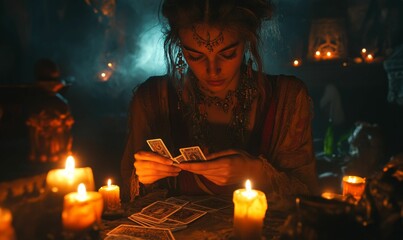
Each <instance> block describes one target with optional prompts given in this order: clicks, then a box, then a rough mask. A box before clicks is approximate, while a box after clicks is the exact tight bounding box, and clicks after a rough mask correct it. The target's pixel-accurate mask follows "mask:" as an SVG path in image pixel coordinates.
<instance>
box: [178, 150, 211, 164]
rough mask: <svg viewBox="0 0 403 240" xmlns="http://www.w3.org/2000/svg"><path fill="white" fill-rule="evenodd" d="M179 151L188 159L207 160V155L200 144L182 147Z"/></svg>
mask: <svg viewBox="0 0 403 240" xmlns="http://www.w3.org/2000/svg"><path fill="white" fill-rule="evenodd" d="M179 151H180V152H181V154H182V156H183V157H184V158H185V160H186V161H202V160H206V157H205V156H204V154H203V151H202V150H201V149H200V147H199V146H193V147H187V148H180V149H179Z"/></svg>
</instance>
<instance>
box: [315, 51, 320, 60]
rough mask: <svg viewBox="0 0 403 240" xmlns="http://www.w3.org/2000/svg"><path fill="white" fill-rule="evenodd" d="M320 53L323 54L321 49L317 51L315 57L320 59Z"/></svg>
mask: <svg viewBox="0 0 403 240" xmlns="http://www.w3.org/2000/svg"><path fill="white" fill-rule="evenodd" d="M320 55H321V53H320V51H319V50H318V51H316V52H315V58H316V59H319V58H320V57H321V56H320Z"/></svg>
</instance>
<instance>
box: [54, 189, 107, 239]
mask: <svg viewBox="0 0 403 240" xmlns="http://www.w3.org/2000/svg"><path fill="white" fill-rule="evenodd" d="M102 209H103V201H102V196H101V194H100V193H98V192H87V191H86V188H85V185H84V184H82V183H81V184H79V186H78V189H77V192H72V193H69V194H67V195H66V196H65V197H64V203H63V212H62V223H63V228H64V229H65V230H68V231H73V232H80V231H83V230H86V229H88V228H90V227H91V226H92V225H94V224H100V222H101V215H102Z"/></svg>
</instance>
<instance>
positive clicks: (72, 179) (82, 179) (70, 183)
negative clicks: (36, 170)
mask: <svg viewBox="0 0 403 240" xmlns="http://www.w3.org/2000/svg"><path fill="white" fill-rule="evenodd" d="M80 183H84V184H85V185H86V187H87V189H88V190H90V191H93V190H95V186H94V176H93V174H92V170H91V168H89V167H85V168H75V160H74V157H73V156H69V157H67V159H66V167H65V168H64V169H53V170H50V171H49V172H48V175H47V176H46V186H47V189H48V190H49V191H51V192H53V193H58V194H60V195H62V196H64V195H66V194H67V193H70V192H74V191H76V190H77V187H78V184H80Z"/></svg>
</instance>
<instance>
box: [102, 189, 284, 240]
mask: <svg viewBox="0 0 403 240" xmlns="http://www.w3.org/2000/svg"><path fill="white" fill-rule="evenodd" d="M209 197H210V196H178V198H181V199H185V200H188V201H190V203H192V202H194V201H197V200H201V199H204V198H209ZM219 198H221V199H224V200H227V201H230V202H232V199H231V197H229V196H219ZM165 199H166V195H165V193H164V192H156V193H152V194H148V195H146V196H144V197H141V198H138V199H136V200H135V201H134V202H132V203H128V204H123V206H122V208H123V209H124V211H123V214H121V215H120V216H117V217H115V218H114V219H108V218H107V217H103V219H102V226H101V232H100V236H101V239H104V238H105V237H106V236H107V233H108V232H109V231H110V230H112V229H113V228H115V227H117V226H119V225H120V224H132V225H136V224H135V223H134V222H132V221H131V220H129V219H128V218H127V217H128V216H130V215H131V214H133V213H137V212H140V211H141V209H142V208H143V207H145V206H147V205H149V204H151V203H153V202H155V201H158V200H162V201H163V200H165ZM233 210H234V208H233V205H232V206H230V207H227V208H224V209H220V210H213V211H209V212H207V214H206V215H204V216H202V217H201V218H199V219H197V220H196V221H194V222H192V223H190V224H188V226H187V228H185V229H182V230H178V231H174V232H172V234H173V236H174V237H175V239H176V240H181V239H210V240H213V239H231V238H232V234H233ZM286 217H287V213H286V212H284V211H270V210H269V211H267V213H266V217H265V221H264V228H263V236H262V239H276V238H278V237H279V234H280V229H279V228H280V227H281V226H282V225H283V223H284V221H285V219H286Z"/></svg>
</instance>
